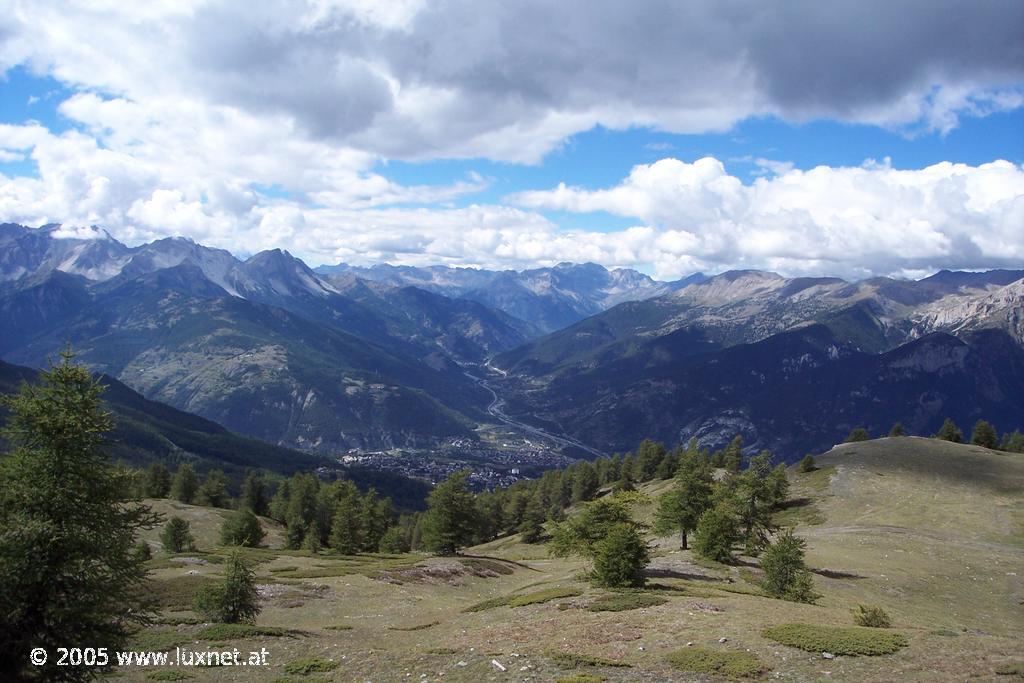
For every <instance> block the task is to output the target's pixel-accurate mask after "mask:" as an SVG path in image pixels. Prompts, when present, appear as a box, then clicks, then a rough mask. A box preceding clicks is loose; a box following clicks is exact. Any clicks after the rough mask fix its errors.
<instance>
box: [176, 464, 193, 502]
mask: <svg viewBox="0 0 1024 683" xmlns="http://www.w3.org/2000/svg"><path fill="white" fill-rule="evenodd" d="M198 491H199V480H198V479H197V478H196V471H195V470H194V469H192V465H189V464H188V463H187V462H183V463H182V464H180V465H178V471H177V472H175V473H174V483H173V484H171V497H172V498H174V499H175V500H178V501H181V502H182V503H188V504H191V503H192V502H193V501H195V499H196V493H197V492H198Z"/></svg>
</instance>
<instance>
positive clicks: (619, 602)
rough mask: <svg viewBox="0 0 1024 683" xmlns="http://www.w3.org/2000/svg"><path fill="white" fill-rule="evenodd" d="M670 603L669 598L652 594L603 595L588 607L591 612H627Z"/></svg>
mask: <svg viewBox="0 0 1024 683" xmlns="http://www.w3.org/2000/svg"><path fill="white" fill-rule="evenodd" d="M666 602H668V599H667V598H663V597H661V596H660V595H651V594H650V593H613V594H611V595H603V596H601V597H600V598H598V599H597V600H595V601H594V602H592V603H590V604H589V605H588V606H587V609H588V610H589V611H591V612H625V611H627V610H631V609H642V608H645V607H657V606H658V605H664V604H665V603H666Z"/></svg>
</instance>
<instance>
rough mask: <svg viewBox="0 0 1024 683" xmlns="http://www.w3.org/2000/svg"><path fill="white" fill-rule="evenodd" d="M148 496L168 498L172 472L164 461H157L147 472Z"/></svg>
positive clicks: (146, 485) (146, 487) (146, 486)
mask: <svg viewBox="0 0 1024 683" xmlns="http://www.w3.org/2000/svg"><path fill="white" fill-rule="evenodd" d="M145 489H146V497H147V498H166V497H167V494H168V493H170V492H171V473H170V472H168V471H167V466H166V465H164V464H163V463H162V462H155V463H153V464H152V465H150V466H149V470H148V471H147V472H146V484H145Z"/></svg>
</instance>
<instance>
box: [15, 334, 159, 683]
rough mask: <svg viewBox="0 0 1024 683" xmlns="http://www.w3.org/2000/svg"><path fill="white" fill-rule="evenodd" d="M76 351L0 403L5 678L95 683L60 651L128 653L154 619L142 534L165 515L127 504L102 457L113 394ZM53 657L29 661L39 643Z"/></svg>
mask: <svg viewBox="0 0 1024 683" xmlns="http://www.w3.org/2000/svg"><path fill="white" fill-rule="evenodd" d="M72 358H73V356H72V354H71V353H70V352H65V353H62V354H61V361H60V362H59V363H58V364H56V365H52V366H51V367H50V368H49V369H47V370H44V371H42V372H41V373H40V375H39V384H38V385H36V386H32V387H29V386H28V385H22V387H21V389H20V391H19V392H18V393H17V394H14V395H13V396H5V397H3V398H2V399H0V404H2V406H3V408H5V409H6V412H7V415H8V418H7V425H6V428H5V429H4V430H3V440H4V441H5V442H6V444H7V445H8V447H9V448H10V451H9V452H8V454H7V455H6V456H5V457H3V458H2V459H0V680H9V681H13V680H23V679H26V678H33V679H57V678H59V679H60V680H86V679H89V678H92V677H94V676H95V675H96V674H97V673H99V672H98V670H97V668H96V667H79V666H65V667H59V668H58V667H57V666H56V662H57V659H58V658H57V656H56V652H57V650H56V648H58V647H69V646H71V645H74V646H75V647H87V646H88V647H109V648H112V649H114V648H119V647H123V645H124V643H125V640H126V638H127V635H128V632H129V630H130V629H132V628H133V627H134V626H136V625H138V624H143V623H145V622H146V619H147V612H146V609H145V607H144V606H143V605H142V604H141V603H140V596H141V595H142V593H143V591H142V590H141V588H142V585H143V581H144V580H145V577H146V569H145V567H144V566H143V563H142V561H141V560H140V559H139V558H138V557H137V556H136V555H135V553H134V547H135V542H136V537H137V532H138V531H139V530H140V529H143V528H152V527H153V526H154V525H155V524H156V523H157V522H158V521H159V517H158V516H157V515H155V514H153V513H152V511H151V510H150V509H149V508H148V507H146V506H144V505H140V504H139V503H138V501H137V500H136V499H128V498H126V497H125V492H126V490H127V483H128V482H127V481H126V478H125V477H124V476H123V474H122V473H120V472H119V471H118V470H115V469H114V468H112V467H111V466H110V463H109V460H108V456H107V455H106V453H105V452H104V446H105V444H106V435H107V434H108V433H109V432H110V431H111V429H112V428H113V422H112V420H111V418H110V414H109V413H108V412H106V411H105V410H104V409H103V407H102V403H101V395H102V392H103V389H104V387H103V386H102V385H101V384H100V383H99V382H98V381H96V380H95V379H94V378H93V377H92V375H90V374H89V372H88V370H86V369H85V368H84V367H82V366H79V365H75V364H73V363H72ZM35 647H42V648H45V649H46V650H48V651H49V652H50V653H51V657H50V660H49V662H48V663H47V664H46V665H45V666H42V667H36V666H31V665H30V664H29V658H28V652H29V650H30V649H31V648H35Z"/></svg>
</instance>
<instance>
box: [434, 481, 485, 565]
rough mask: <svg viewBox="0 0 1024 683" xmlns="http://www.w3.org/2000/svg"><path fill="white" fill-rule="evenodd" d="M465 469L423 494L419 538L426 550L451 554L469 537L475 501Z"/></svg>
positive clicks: (472, 529) (467, 542) (474, 523)
mask: <svg viewBox="0 0 1024 683" xmlns="http://www.w3.org/2000/svg"><path fill="white" fill-rule="evenodd" d="M468 480H469V470H462V471H460V472H456V473H455V474H453V475H451V476H450V477H448V478H447V479H445V480H444V481H442V482H441V483H440V484H438V485H437V486H435V487H434V490H433V491H431V492H430V495H429V496H428V497H427V506H428V507H427V513H426V515H424V518H423V542H424V545H425V546H426V548H427V550H430V551H431V552H435V553H438V554H441V555H454V554H455V553H457V552H458V550H459V548H461V547H463V546H466V545H468V544H469V543H470V542H471V541H472V540H473V534H474V532H475V530H476V520H475V514H476V505H475V503H474V501H473V494H472V493H471V492H470V490H469V483H468Z"/></svg>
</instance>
